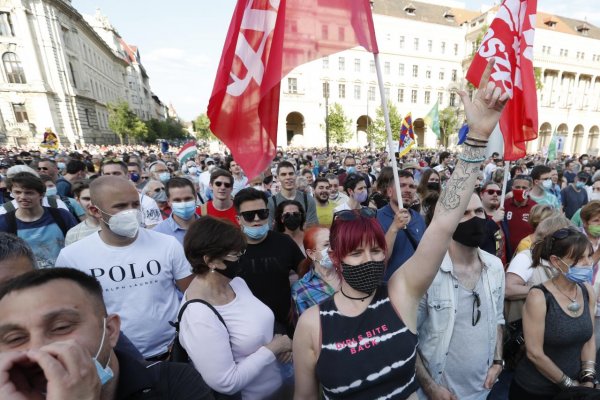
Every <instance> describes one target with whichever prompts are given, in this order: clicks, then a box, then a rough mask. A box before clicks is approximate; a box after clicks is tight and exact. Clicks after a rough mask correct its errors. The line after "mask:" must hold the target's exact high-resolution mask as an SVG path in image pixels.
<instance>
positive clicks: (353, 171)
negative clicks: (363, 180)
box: [346, 167, 356, 174]
mask: <svg viewBox="0 0 600 400" xmlns="http://www.w3.org/2000/svg"><path fill="white" fill-rule="evenodd" d="M346 172H347V173H349V174H353V173H355V172H356V167H348V169H347V170H346Z"/></svg>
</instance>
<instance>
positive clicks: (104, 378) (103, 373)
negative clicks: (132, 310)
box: [92, 318, 115, 386]
mask: <svg viewBox="0 0 600 400" xmlns="http://www.w3.org/2000/svg"><path fill="white" fill-rule="evenodd" d="M105 337H106V318H104V321H103V322H102V340H101V341H100V348H98V352H97V353H96V355H95V356H94V358H92V360H94V365H95V366H96V372H97V373H98V378H100V384H102V386H104V385H105V384H106V382H108V381H110V380H111V379H112V378H114V376H115V374H114V372H113V370H112V369H111V368H110V367H109V366H108V364H109V363H110V354H109V355H108V361H107V362H106V366H105V367H103V366H102V364H100V361H98V356H99V355H100V351H102V346H103V345H104V338H105Z"/></svg>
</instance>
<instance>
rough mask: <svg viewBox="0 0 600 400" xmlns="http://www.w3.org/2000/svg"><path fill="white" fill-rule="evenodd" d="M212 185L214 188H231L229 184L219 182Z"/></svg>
mask: <svg viewBox="0 0 600 400" xmlns="http://www.w3.org/2000/svg"><path fill="white" fill-rule="evenodd" d="M213 185H215V186H216V187H221V186H225V187H226V188H227V189H229V188H230V187H231V183H227V182H221V181H216V182H213Z"/></svg>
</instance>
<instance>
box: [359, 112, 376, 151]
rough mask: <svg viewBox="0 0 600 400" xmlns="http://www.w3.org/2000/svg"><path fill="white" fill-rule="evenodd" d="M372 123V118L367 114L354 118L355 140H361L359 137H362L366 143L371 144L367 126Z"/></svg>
mask: <svg viewBox="0 0 600 400" xmlns="http://www.w3.org/2000/svg"><path fill="white" fill-rule="evenodd" d="M371 125H373V119H372V118H371V117H369V116H368V115H361V116H360V117H358V119H357V120H356V138H357V139H356V140H357V142H360V141H361V138H363V139H364V141H365V142H366V143H368V144H369V145H371V140H370V137H369V132H368V131H369V127H370V126H371Z"/></svg>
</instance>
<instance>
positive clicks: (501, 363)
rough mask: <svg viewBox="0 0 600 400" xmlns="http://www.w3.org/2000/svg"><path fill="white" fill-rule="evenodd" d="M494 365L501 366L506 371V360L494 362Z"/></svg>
mask: <svg viewBox="0 0 600 400" xmlns="http://www.w3.org/2000/svg"><path fill="white" fill-rule="evenodd" d="M492 364H494V365H499V366H500V367H502V369H504V365H505V362H504V360H494V361H493V362H492Z"/></svg>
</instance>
